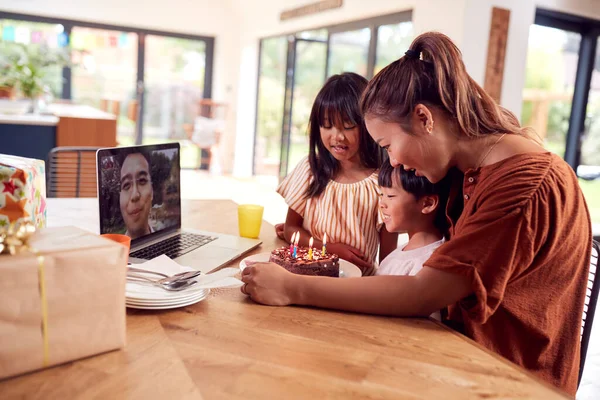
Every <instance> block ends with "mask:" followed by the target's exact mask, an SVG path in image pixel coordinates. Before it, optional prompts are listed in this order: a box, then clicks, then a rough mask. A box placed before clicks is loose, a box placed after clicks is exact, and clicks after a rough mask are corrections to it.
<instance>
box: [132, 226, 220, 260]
mask: <svg viewBox="0 0 600 400" xmlns="http://www.w3.org/2000/svg"><path fill="white" fill-rule="evenodd" d="M216 239H217V238H216V237H213V236H204V235H197V234H194V233H188V232H182V233H180V234H178V235H176V236H173V237H170V238H168V239H166V240H163V241H162V242H159V243H155V244H153V245H151V246H148V247H145V248H143V249H140V250H137V251H134V252H132V253H129V256H130V257H135V258H141V259H143V260H151V259H153V258H154V257H158V256H160V255H162V254H165V255H167V257H169V258H177V257H179V256H182V255H184V254H186V253H189V252H190V251H192V250H196V249H197V248H199V247H202V246H204V245H205V244H208V243H210V242H212V241H213V240H216Z"/></svg>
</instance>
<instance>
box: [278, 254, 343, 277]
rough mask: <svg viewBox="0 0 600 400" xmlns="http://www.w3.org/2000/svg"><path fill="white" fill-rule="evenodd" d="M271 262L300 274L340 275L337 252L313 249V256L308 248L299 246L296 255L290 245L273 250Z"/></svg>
mask: <svg viewBox="0 0 600 400" xmlns="http://www.w3.org/2000/svg"><path fill="white" fill-rule="evenodd" d="M269 261H270V262H274V263H275V264H278V265H281V266H282V267H283V268H285V269H287V270H288V271H290V272H292V273H294V274H299V275H314V276H331V277H335V278H337V277H339V276H340V258H339V257H338V256H337V255H335V254H330V253H326V254H324V255H323V254H322V253H321V252H320V251H319V250H316V249H313V251H312V256H311V255H309V252H308V249H306V248H301V247H298V248H297V250H296V257H294V256H293V253H292V252H290V248H289V247H280V248H278V249H275V250H273V251H272V252H271V257H270V259H269Z"/></svg>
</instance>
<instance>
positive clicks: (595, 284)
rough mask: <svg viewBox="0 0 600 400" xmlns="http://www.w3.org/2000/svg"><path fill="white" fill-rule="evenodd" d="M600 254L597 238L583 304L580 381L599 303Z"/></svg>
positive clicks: (593, 242)
mask: <svg viewBox="0 0 600 400" xmlns="http://www.w3.org/2000/svg"><path fill="white" fill-rule="evenodd" d="M599 256H600V245H599V244H598V242H596V241H595V240H594V241H592V257H591V261H590V272H589V275H588V281H587V289H586V292H585V305H584V306H583V319H582V323H581V350H580V351H581V353H580V356H579V360H580V361H579V382H581V376H582V375H583V367H584V365H585V356H586V355H587V350H588V345H589V344H590V336H591V334H592V325H593V323H594V314H595V313H596V305H597V303H598V292H599V291H600V279H596V277H597V275H598V273H597V272H598V257H599Z"/></svg>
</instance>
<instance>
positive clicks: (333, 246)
mask: <svg viewBox="0 0 600 400" xmlns="http://www.w3.org/2000/svg"><path fill="white" fill-rule="evenodd" d="M327 251H328V252H330V253H334V254H337V255H338V256H339V257H340V258H342V259H344V260H346V261H348V262H351V263H352V264H354V265H356V266H357V267H358V268H360V270H361V271H362V274H363V276H367V275H372V274H373V268H374V266H373V264H371V263H370V262H369V261H368V260H367V259H366V257H365V255H364V254H363V253H362V252H361V251H360V250H358V249H356V248H354V247H352V246H348V245H347V244H343V243H328V244H327Z"/></svg>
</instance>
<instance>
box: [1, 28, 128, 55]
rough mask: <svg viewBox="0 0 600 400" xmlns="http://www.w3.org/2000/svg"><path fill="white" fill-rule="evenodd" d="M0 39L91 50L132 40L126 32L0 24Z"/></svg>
mask: <svg viewBox="0 0 600 400" xmlns="http://www.w3.org/2000/svg"><path fill="white" fill-rule="evenodd" d="M0 40H3V41H5V42H17V43H23V44H30V43H32V44H46V45H48V46H49V47H52V48H56V47H66V46H68V45H69V44H71V45H72V46H73V48H74V49H78V50H84V49H85V50H93V49H95V48H106V47H113V48H114V47H118V48H122V49H125V48H128V47H129V46H130V45H131V43H132V41H131V40H130V38H129V34H128V33H127V32H117V33H110V34H109V33H105V32H102V31H100V32H98V33H90V32H74V33H71V35H70V36H69V35H67V34H66V33H65V32H64V31H63V32H57V31H56V30H31V29H29V28H28V27H26V26H16V27H15V26H13V25H4V26H0Z"/></svg>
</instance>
